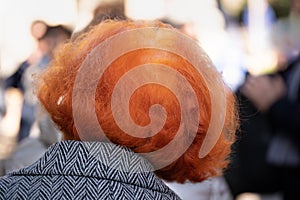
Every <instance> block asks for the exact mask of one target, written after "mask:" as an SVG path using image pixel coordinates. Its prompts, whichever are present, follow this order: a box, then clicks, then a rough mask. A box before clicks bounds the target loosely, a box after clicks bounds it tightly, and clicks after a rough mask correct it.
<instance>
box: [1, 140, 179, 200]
mask: <svg viewBox="0 0 300 200" xmlns="http://www.w3.org/2000/svg"><path fill="white" fill-rule="evenodd" d="M0 199H1V200H2V199H30V200H31V199H60V200H64V199H128V200H133V199H143V200H144V199H146V200H147V199H168V200H171V199H172V200H173V199H174V200H175V199H176V200H177V199H179V197H178V196H177V195H176V194H175V193H174V192H173V191H172V190H170V189H169V188H168V187H167V186H166V185H165V184H164V183H163V182H162V181H161V180H160V179H159V178H157V177H156V176H155V175H154V173H152V172H151V165H150V163H149V162H147V160H145V159H144V158H142V157H141V156H139V155H138V154H135V153H133V152H132V151H131V150H129V149H127V148H124V147H120V146H117V145H113V144H111V143H99V142H79V141H62V142H58V143H56V144H54V145H52V146H51V147H50V148H49V149H48V151H47V152H46V153H45V154H44V156H43V157H41V158H40V159H39V160H38V161H36V162H35V163H34V164H33V165H31V166H29V167H27V168H23V169H21V170H18V171H15V172H12V173H10V174H9V175H7V176H4V177H2V178H0Z"/></svg>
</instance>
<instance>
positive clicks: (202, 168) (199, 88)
mask: <svg viewBox="0 0 300 200" xmlns="http://www.w3.org/2000/svg"><path fill="white" fill-rule="evenodd" d="M145 27H156V28H157V29H160V28H166V29H169V30H172V31H174V32H177V30H176V29H174V28H172V27H171V26H169V25H166V24H163V23H161V22H158V21H104V22H102V23H100V24H99V25H96V26H95V27H93V28H92V29H91V30H90V31H89V32H87V33H84V34H83V35H81V36H80V37H77V38H76V39H74V40H71V41H69V42H68V43H66V44H65V45H63V46H62V47H61V48H59V49H58V50H57V51H56V54H55V57H54V60H53V61H52V62H51V64H50V67H49V68H48V69H47V70H46V71H45V72H44V73H43V74H42V75H41V76H40V79H39V80H40V83H39V85H38V97H39V100H40V101H41V103H42V104H43V106H44V107H45V108H46V110H47V111H48V112H49V114H50V116H51V118H52V120H53V121H54V122H55V123H56V125H57V126H58V127H59V129H60V130H61V131H62V132H63V136H64V139H65V140H81V137H80V136H79V134H78V130H77V128H76V125H75V122H74V116H73V111H74V110H73V109H76V108H74V107H72V98H74V97H72V92H73V87H74V84H75V79H76V76H77V73H78V71H79V70H80V67H81V65H82V64H83V62H84V60H85V59H87V58H88V59H89V60H91V59H92V60H93V59H99V58H97V57H89V55H90V53H91V51H92V50H93V49H94V48H95V47H97V45H99V44H100V43H102V42H103V41H105V40H107V39H108V38H110V37H111V36H113V35H116V34H118V33H122V32H125V31H128V30H132V29H136V28H145ZM123 42H124V43H123V44H122V45H126V43H127V41H123ZM174 44H175V45H185V44H182V43H176V41H174ZM199 59H202V58H200V57H199ZM145 63H156V64H161V65H165V66H170V67H172V68H173V69H174V70H176V71H178V72H180V74H182V75H183V76H184V77H185V79H186V80H187V81H188V82H189V84H190V85H191V86H192V88H193V89H194V91H195V94H196V97H197V101H198V105H199V110H200V114H199V122H197V124H198V127H197V133H196V136H195V138H194V139H193V141H192V144H191V145H190V146H189V147H188V149H187V150H186V151H185V152H184V153H183V155H181V156H180V157H179V158H178V159H177V160H175V161H174V162H172V163H171V164H169V165H168V166H166V167H163V168H161V169H158V170H156V171H155V173H156V174H157V175H158V176H159V177H161V178H163V179H165V180H168V181H177V182H181V183H182V182H184V181H186V180H189V181H192V182H200V181H202V180H205V179H207V178H208V177H211V176H216V175H220V174H221V173H222V171H223V169H224V168H225V167H226V166H227V165H228V163H229V160H228V155H229V153H230V146H231V144H232V143H233V142H234V139H235V136H234V135H235V131H236V129H237V126H238V122H237V112H236V106H235V98H234V95H233V94H232V92H231V91H230V90H229V89H228V88H226V86H225V90H224V91H225V96H226V97H225V98H226V105H225V109H226V113H225V115H226V116H225V122H224V126H223V130H222V133H220V137H219V138H218V140H217V142H216V144H215V145H214V147H213V149H212V150H211V151H210V152H209V153H208V154H207V155H206V156H205V157H203V158H199V151H200V147H201V145H202V143H203V140H204V138H205V136H206V134H207V130H208V128H209V123H210V120H211V114H212V113H211V107H212V103H211V96H210V91H209V88H208V87H207V85H206V83H205V81H204V79H203V77H202V76H201V75H200V74H199V73H198V72H197V70H196V69H195V68H194V66H193V65H192V64H191V63H189V62H188V61H187V60H186V59H184V58H183V57H181V56H178V55H176V54H175V53H172V52H169V51H164V50H162V49H151V48H149V49H147V48H145V49H137V50H133V51H131V52H128V53H126V54H124V55H121V56H120V57H118V58H117V59H116V60H114V61H113V62H112V63H111V64H110V65H109V66H108V68H107V69H106V70H105V71H104V73H103V75H102V77H99V81H98V83H97V88H96V92H95V94H94V96H93V97H92V98H94V97H95V99H94V100H95V111H96V115H97V119H98V123H99V124H100V125H101V128H102V129H103V131H104V133H105V135H106V137H107V138H109V140H110V141H111V142H113V143H115V144H119V145H122V146H126V147H128V148H130V149H132V150H133V151H134V152H138V153H145V152H151V151H155V150H157V149H160V148H162V147H163V146H165V145H167V144H168V143H169V142H170V141H171V140H172V139H173V138H174V137H175V134H176V132H177V130H178V129H179V124H180V121H181V115H180V112H181V111H180V106H181V104H180V102H179V101H178V99H176V96H175V95H174V94H173V93H172V91H170V89H168V88H165V87H163V86H162V85H159V84H145V85H143V86H142V87H140V88H139V89H138V90H136V91H135V92H134V93H133V94H132V97H131V98H130V102H129V108H130V116H131V118H132V120H133V121H134V123H136V124H138V125H140V126H145V125H147V124H149V123H150V118H149V113H148V112H149V108H150V107H151V106H152V105H154V104H160V105H162V106H163V108H164V109H165V111H166V113H167V117H166V121H165V124H164V126H163V128H162V129H161V130H160V131H159V133H157V134H156V135H154V136H152V137H146V138H139V137H134V136H131V135H129V134H126V133H124V131H122V129H121V128H120V127H119V126H118V125H117V124H116V122H115V120H114V117H113V114H112V110H111V104H110V101H111V97H112V92H113V90H114V86H115V85H116V83H117V81H118V80H119V79H120V77H122V76H123V75H124V74H125V73H126V72H128V71H129V70H131V69H133V68H134V67H135V66H139V65H143V64H145ZM203 63H207V62H203ZM94 67H97V66H94ZM207 70H210V72H209V74H210V75H209V76H210V78H212V79H214V77H220V74H219V73H218V72H217V71H216V70H215V69H212V68H211V67H208V69H207ZM165 78H166V79H167V80H168V81H169V82H172V81H173V80H172V78H170V77H165ZM174 82H176V81H174ZM175 84H176V83H175ZM215 84H223V83H218V82H216V83H215ZM177 87H180V86H177ZM87 89H88V88H87ZM87 89H86V90H87ZM81 120H82V121H83V122H84V123H85V124H86V125H87V126H89V123H90V121H89V119H86V118H85V116H82V119H81ZM187 127H188V126H187ZM184 133H185V131H184V132H183V134H182V135H180V139H181V140H182V142H183V145H184V141H185V140H186V138H188V137H189V135H188V134H184ZM102 139H103V138H101V137H99V138H97V140H100V141H101V140H102ZM91 140H95V139H91ZM103 140H104V139H103ZM180 148H181V146H180V144H178V149H174V152H176V151H177V150H180ZM168 156H169V155H161V156H160V158H156V160H150V162H151V163H152V164H153V165H154V166H155V165H156V162H159V159H161V160H163V159H166V158H167V157H168Z"/></svg>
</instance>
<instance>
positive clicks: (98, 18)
mask: <svg viewBox="0 0 300 200" xmlns="http://www.w3.org/2000/svg"><path fill="white" fill-rule="evenodd" d="M109 19H111V20H125V19H127V16H126V14H125V7H124V2H123V1H111V2H109V1H108V2H101V3H100V4H98V5H97V6H96V7H95V9H94V10H93V18H92V20H91V21H90V22H89V24H87V25H86V27H85V28H83V29H82V30H80V31H78V32H75V33H73V35H72V38H73V39H74V38H76V37H77V36H79V35H80V34H82V33H84V32H87V31H89V30H90V29H91V28H92V27H93V26H95V25H97V24H99V23H100V22H102V21H104V20H109Z"/></svg>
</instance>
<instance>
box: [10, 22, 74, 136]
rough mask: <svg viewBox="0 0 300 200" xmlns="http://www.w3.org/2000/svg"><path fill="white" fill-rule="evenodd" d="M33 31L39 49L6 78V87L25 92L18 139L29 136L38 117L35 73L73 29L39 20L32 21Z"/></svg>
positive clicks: (50, 57) (40, 69)
mask: <svg viewBox="0 0 300 200" xmlns="http://www.w3.org/2000/svg"><path fill="white" fill-rule="evenodd" d="M31 33H32V35H33V37H34V38H35V39H36V40H37V49H36V50H35V51H34V52H33V53H32V54H31V55H30V56H29V58H28V59H27V60H25V61H24V62H23V63H21V65H20V66H19V67H18V68H17V70H16V72H15V73H13V74H12V75H11V76H9V77H8V78H7V79H6V80H5V88H6V89H8V88H11V87H13V88H18V89H20V90H21V92H22V93H23V97H24V102H23V106H22V114H21V120H20V129H19V132H18V138H17V141H18V142H21V141H22V140H23V139H24V138H26V137H28V136H29V134H30V130H31V127H32V124H33V123H34V121H35V118H36V111H35V104H36V99H35V98H34V96H33V87H32V81H33V78H34V77H33V76H34V74H35V73H38V72H40V71H42V70H43V69H45V68H46V67H47V65H48V64H49V62H50V60H51V59H52V53H53V51H54V49H55V48H56V47H57V46H58V45H60V44H61V43H63V42H64V41H65V40H66V39H68V38H70V35H71V31H70V30H69V29H68V28H65V27H63V26H61V25H58V26H49V25H47V24H46V23H45V22H43V21H40V20H37V21H34V22H33V23H32V26H31Z"/></svg>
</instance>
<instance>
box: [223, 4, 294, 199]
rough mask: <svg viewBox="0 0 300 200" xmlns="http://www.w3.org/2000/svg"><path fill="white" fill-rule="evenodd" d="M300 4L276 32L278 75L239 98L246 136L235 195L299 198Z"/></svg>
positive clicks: (238, 148) (252, 83) (231, 179)
mask: <svg viewBox="0 0 300 200" xmlns="http://www.w3.org/2000/svg"><path fill="white" fill-rule="evenodd" d="M299 22H300V1H299V0H293V1H291V12H290V15H289V17H288V18H285V19H280V20H279V21H278V22H276V23H275V25H274V27H273V29H272V32H271V33H272V37H271V39H272V41H273V45H274V49H275V50H276V52H277V55H278V58H277V60H278V62H277V66H276V71H275V72H274V73H271V74H263V75H255V76H254V75H251V74H249V75H248V76H247V78H246V81H245V83H244V84H243V85H242V87H241V88H240V90H239V92H238V95H239V97H240V104H241V119H242V124H241V130H242V132H241V135H240V140H239V141H238V142H237V143H236V144H235V148H234V151H235V152H236V154H234V155H233V163H232V166H231V168H230V169H229V170H228V171H227V173H226V179H227V181H228V183H229V185H230V188H231V189H232V191H233V194H234V196H237V195H238V194H240V193H243V192H256V193H276V192H277V193H280V194H281V195H282V197H283V199H285V200H290V199H300V182H299V180H300V137H299V136H300V134H299V133H300V96H299V94H300V55H299V50H300V48H299V47H300V46H299V44H300V43H299V37H298V36H299V35H300V29H299Z"/></svg>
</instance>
